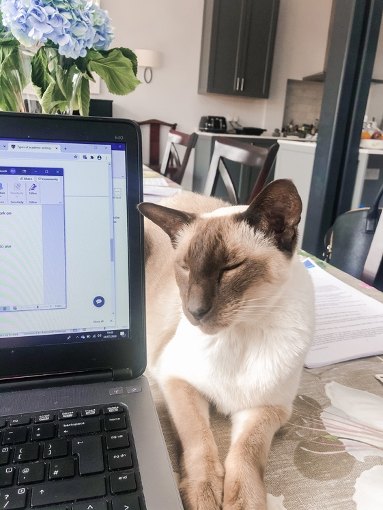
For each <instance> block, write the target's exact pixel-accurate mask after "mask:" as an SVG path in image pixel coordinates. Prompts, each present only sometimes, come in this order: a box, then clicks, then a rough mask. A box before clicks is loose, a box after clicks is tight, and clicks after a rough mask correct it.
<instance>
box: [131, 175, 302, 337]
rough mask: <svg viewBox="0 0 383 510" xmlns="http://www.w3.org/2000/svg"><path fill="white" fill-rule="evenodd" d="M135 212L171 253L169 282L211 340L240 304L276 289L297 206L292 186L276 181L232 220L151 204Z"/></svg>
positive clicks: (293, 240) (293, 235) (292, 240)
mask: <svg viewBox="0 0 383 510" xmlns="http://www.w3.org/2000/svg"><path fill="white" fill-rule="evenodd" d="M138 208H139V210H140V212H141V213H142V214H143V215H144V216H146V217H147V218H149V219H150V220H151V221H153V222H154V223H156V224H157V225H158V226H159V227H161V228H162V229H163V230H164V231H165V232H166V233H167V234H168V235H169V237H170V239H171V242H172V245H173V247H174V248H175V249H176V257H175V276H176V280H177V284H178V287H179V289H180V295H181V299H182V306H183V311H184V313H185V315H186V317H187V318H188V319H189V321H190V322H191V323H192V324H194V325H198V326H199V327H200V329H201V330H202V331H204V332H205V333H208V334H213V333H216V332H217V331H219V330H220V329H222V328H226V327H228V326H230V325H232V324H233V318H234V322H235V317H236V316H237V317H238V318H239V317H241V309H242V307H243V303H245V301H246V300H248V299H254V296H255V295H256V296H257V297H256V299H260V298H263V299H264V301H265V302H266V301H267V300H268V299H269V298H270V296H272V295H273V293H275V286H277V287H278V285H281V284H282V282H283V280H284V279H285V278H286V275H287V274H288V270H287V266H288V265H289V260H290V259H291V257H292V254H293V252H294V250H295V248H296V244H297V226H298V223H299V220H300V216H301V210H302V204H301V199H300V197H299V195H298V192H297V190H296V188H295V186H294V184H293V183H292V182H291V181H289V180H286V179H280V180H276V181H273V182H272V183H270V184H269V185H268V186H266V187H265V188H264V190H262V192H261V193H260V194H259V195H258V196H257V197H256V198H255V199H254V200H253V201H252V203H251V204H250V205H249V207H248V208H247V209H246V210H245V211H244V212H240V213H236V214H234V215H224V216H211V217H209V216H208V215H206V216H204V215H196V214H194V213H188V212H184V211H179V210H175V209H170V208H167V207H163V206H160V205H157V204H151V203H142V204H140V205H139V206H138ZM254 292H256V294H254ZM242 316H243V312H242Z"/></svg>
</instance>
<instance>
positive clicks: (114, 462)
mask: <svg viewBox="0 0 383 510" xmlns="http://www.w3.org/2000/svg"><path fill="white" fill-rule="evenodd" d="M108 466H109V469H111V470H112V471H113V470H115V469H125V468H131V467H132V466H133V461H132V454H131V453H130V451H129V450H117V451H115V452H111V453H108Z"/></svg>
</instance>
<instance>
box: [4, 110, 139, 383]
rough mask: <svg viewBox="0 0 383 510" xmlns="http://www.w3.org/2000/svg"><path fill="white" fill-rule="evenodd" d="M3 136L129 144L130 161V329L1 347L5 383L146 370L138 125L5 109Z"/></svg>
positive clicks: (128, 179)
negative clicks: (104, 336) (122, 334)
mask: <svg viewBox="0 0 383 510" xmlns="http://www.w3.org/2000/svg"><path fill="white" fill-rule="evenodd" d="M0 138H8V139H16V140H17V139H20V140H28V139H31V140H47V141H50V140H56V141H57V140H60V141H64V142H65V141H68V142H80V143H81V142H92V143H96V142H99V143H116V142H120V143H124V144H125V147H126V149H125V157H126V164H127V170H128V171H127V208H128V239H129V242H130V249H129V303H130V330H129V331H130V333H129V336H128V337H127V338H124V339H121V340H120V339H119V340H114V339H113V340H112V339H108V340H102V341H90V340H87V341H85V342H82V343H73V342H71V343H60V344H54V343H49V339H50V338H49V337H50V336H49V335H46V340H47V341H48V343H47V344H45V345H37V346H36V345H33V346H26V347H11V348H2V349H0V381H1V380H2V379H12V378H20V377H33V376H35V377H36V376H40V375H57V374H68V373H72V374H73V373H82V372H103V371H108V372H109V371H110V372H111V373H112V374H114V376H113V377H114V378H115V379H117V378H119V376H118V374H123V376H124V377H126V376H128V377H129V378H135V377H138V376H139V375H141V374H142V373H143V372H144V370H145V368H146V341H145V292H144V257H143V250H144V248H143V220H142V216H141V215H140V214H139V212H138V210H137V204H138V203H139V202H141V201H142V194H143V191H142V148H141V131H140V128H139V126H138V125H137V124H136V123H135V122H133V121H131V120H127V119H117V118H106V117H105V118H104V117H79V116H61V115H42V114H26V113H10V112H0Z"/></svg>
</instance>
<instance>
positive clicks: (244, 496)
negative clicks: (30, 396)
mask: <svg viewBox="0 0 383 510" xmlns="http://www.w3.org/2000/svg"><path fill="white" fill-rule="evenodd" d="M222 510H267V500H266V491H265V490H264V487H263V486H262V485H259V484H257V483H254V484H252V485H248V486H246V485H245V484H244V483H241V481H240V480H236V481H235V482H234V481H232V482H231V483H227V481H225V491H224V500H223V506H222Z"/></svg>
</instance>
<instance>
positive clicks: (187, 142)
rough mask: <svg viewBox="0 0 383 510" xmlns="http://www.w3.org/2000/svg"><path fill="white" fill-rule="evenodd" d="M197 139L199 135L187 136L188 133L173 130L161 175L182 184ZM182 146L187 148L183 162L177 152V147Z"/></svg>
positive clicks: (170, 133)
mask: <svg viewBox="0 0 383 510" xmlns="http://www.w3.org/2000/svg"><path fill="white" fill-rule="evenodd" d="M197 138H198V135H197V133H192V134H191V135H187V134H186V133H181V131H175V130H174V129H171V130H170V131H169V133H168V142H167V144H166V148H165V154H164V157H163V159H162V165H161V170H160V172H161V174H163V175H166V177H169V178H170V179H172V181H174V182H176V183H177V184H181V182H182V179H183V176H184V173H185V170H186V166H187V164H188V161H189V157H190V154H191V151H192V150H193V149H194V147H195V144H196V142H197ZM180 145H181V146H182V147H186V150H185V153H184V156H183V158H182V161H181V158H180V155H179V153H178V150H177V146H180Z"/></svg>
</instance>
